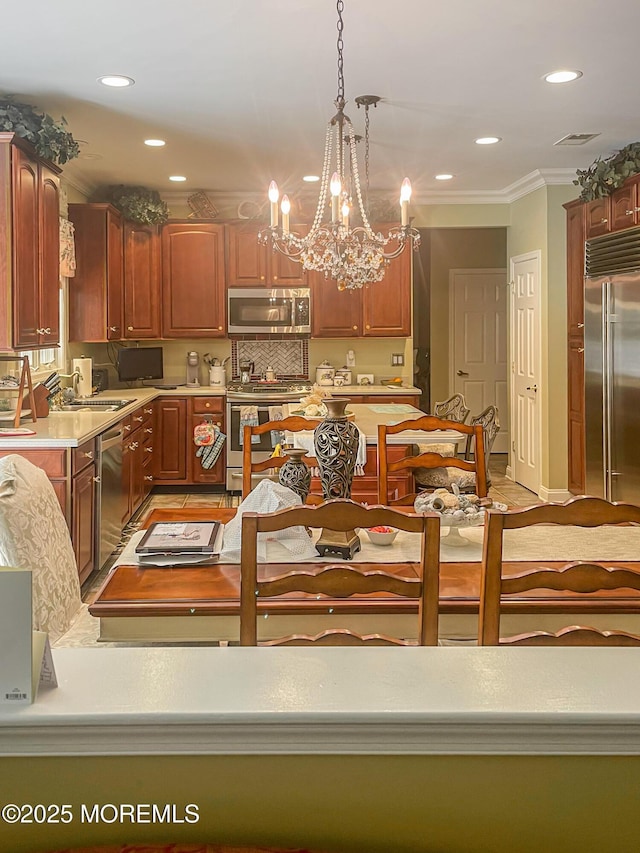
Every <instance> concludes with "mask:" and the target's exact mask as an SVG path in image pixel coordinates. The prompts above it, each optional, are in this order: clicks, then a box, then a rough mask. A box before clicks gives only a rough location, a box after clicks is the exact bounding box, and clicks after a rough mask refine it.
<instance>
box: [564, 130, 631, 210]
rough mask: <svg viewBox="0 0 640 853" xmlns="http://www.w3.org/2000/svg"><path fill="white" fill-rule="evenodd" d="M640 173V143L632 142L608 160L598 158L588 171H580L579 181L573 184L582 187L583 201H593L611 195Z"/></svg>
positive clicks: (581, 196) (578, 173) (581, 195)
mask: <svg viewBox="0 0 640 853" xmlns="http://www.w3.org/2000/svg"><path fill="white" fill-rule="evenodd" d="M639 172H640V142H632V143H631V144H630V145H625V147H624V148H621V149H620V151H618V152H617V153H616V154H613V155H612V156H611V157H607V159H606V160H602V159H600V157H598V159H597V160H595V161H594V162H593V163H592V164H591V165H590V166H589V168H588V169H584V170H581V169H578V171H577V172H576V174H577V175H578V179H577V180H576V181H574V182H573V183H574V184H577V185H578V186H581V187H582V192H581V193H580V198H581V199H582V200H583V201H593V199H594V198H602V197H603V196H607V195H610V194H611V193H612V192H613V191H614V190H616V189H618V187H620V186H622V184H623V183H624V182H625V180H626V179H627V178H629V177H630V176H631V175H637V174H638V173H639Z"/></svg>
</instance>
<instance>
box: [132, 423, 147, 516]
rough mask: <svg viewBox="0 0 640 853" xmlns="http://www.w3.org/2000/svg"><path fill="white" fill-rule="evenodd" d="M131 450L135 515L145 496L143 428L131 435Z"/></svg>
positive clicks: (133, 509) (133, 510)
mask: <svg viewBox="0 0 640 853" xmlns="http://www.w3.org/2000/svg"><path fill="white" fill-rule="evenodd" d="M130 450H131V454H130V457H129V460H130V461H129V464H130V467H131V473H130V477H129V506H130V511H131V515H133V513H134V512H135V511H136V510H137V509H138V507H139V506H140V504H141V503H142V500H143V498H144V480H143V465H144V438H143V435H142V430H141V429H137V430H135V432H134V433H133V435H132V436H131V440H130Z"/></svg>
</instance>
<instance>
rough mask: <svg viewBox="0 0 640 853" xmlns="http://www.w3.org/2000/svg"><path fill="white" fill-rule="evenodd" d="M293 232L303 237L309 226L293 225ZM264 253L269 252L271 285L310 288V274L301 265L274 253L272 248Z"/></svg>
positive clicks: (268, 261)
mask: <svg viewBox="0 0 640 853" xmlns="http://www.w3.org/2000/svg"><path fill="white" fill-rule="evenodd" d="M291 230H292V231H295V232H296V234H299V235H300V236H302V235H304V234H306V233H307V231H308V230H309V226H308V225H292V226H291ZM264 251H265V252H267V264H268V271H267V276H268V280H269V281H270V282H271V284H274V285H275V286H276V287H308V286H309V273H308V272H307V271H306V270H305V269H303V268H302V264H301V263H299V262H298V261H292V260H291V259H290V258H288V257H287V256H286V255H283V254H282V253H281V252H278V251H276V252H274V251H273V250H272V249H270V248H266V249H265V250H264Z"/></svg>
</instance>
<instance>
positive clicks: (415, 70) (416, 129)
mask: <svg viewBox="0 0 640 853" xmlns="http://www.w3.org/2000/svg"><path fill="white" fill-rule="evenodd" d="M2 5H3V6H4V10H3V12H2V17H3V23H4V27H3V30H4V37H3V44H2V51H1V54H0V93H2V92H4V93H14V94H16V95H17V96H20V98H21V99H22V100H26V101H28V102H29V103H32V104H34V105H37V106H39V107H40V108H42V109H44V110H45V111H47V112H49V113H51V114H52V115H53V116H54V117H56V118H57V117H59V116H60V115H61V114H64V115H65V116H66V118H67V120H68V122H69V129H70V130H71V132H72V133H73V135H74V136H75V137H76V138H77V139H80V140H85V141H86V144H83V146H82V150H83V155H89V156H91V155H99V159H85V157H84V156H82V157H81V158H80V159H78V160H76V161H74V162H73V163H71V164H68V165H67V166H66V167H65V174H66V175H68V176H69V177H70V178H71V179H72V180H73V181H74V182H76V183H78V184H82V185H85V186H87V187H95V186H96V185H100V184H108V183H125V184H143V185H146V186H148V187H150V188H153V189H158V190H160V191H161V192H164V191H167V190H172V189H176V187H177V186H179V187H180V189H182V190H196V189H206V190H214V191H215V190H218V191H223V192H231V191H242V192H258V193H262V192H263V191H266V187H267V184H268V182H269V181H270V180H271V179H272V178H274V179H275V180H277V181H278V183H279V185H280V186H281V188H283V190H284V191H286V192H289V193H290V194H293V195H295V193H296V192H299V191H300V188H301V177H302V175H303V174H307V173H309V172H313V173H316V174H317V173H318V172H319V170H320V169H321V166H322V163H321V159H322V149H323V144H324V134H325V126H326V122H327V121H328V119H329V118H330V117H331V116H332V115H333V112H334V108H333V100H334V98H335V96H336V86H337V83H336V77H337V72H336V20H337V15H336V8H335V2H334V0H270V2H266V0H227V2H226V3H221V2H218V0H180V2H169V0H105V2H103V3H100V4H98V3H96V2H95V0H55V2H51V0H32V2H30V3H29V4H28V6H27V7H25V9H24V10H18V11H16V9H17V7H16V4H15V3H14V2H8V0H5V2H3V4H2ZM344 21H345V30H344V60H345V62H344V73H345V94H346V97H347V99H348V101H349V103H348V106H347V110H346V111H347V113H348V114H349V115H350V116H351V118H352V120H353V121H354V124H356V126H357V128H360V129H361V128H362V122H363V111H362V110H358V109H357V108H356V107H355V104H354V103H353V99H354V98H355V96H357V95H362V94H376V95H380V96H382V98H383V101H382V103H381V104H380V105H379V106H378V108H377V109H376V110H373V111H372V114H371V188H372V190H376V189H377V190H389V191H391V190H393V193H394V194H395V193H397V191H398V187H399V184H400V181H401V180H402V178H403V177H404V176H405V175H408V176H409V177H410V178H411V180H412V183H413V187H414V200H415V201H416V202H417V203H419V202H421V201H422V202H428V201H429V199H430V198H435V197H436V196H435V193H436V192H438V191H440V192H442V191H443V190H446V192H447V193H451V192H453V193H456V194H457V193H459V194H461V195H467V194H469V193H474V192H475V193H481V192H490V191H503V190H505V188H507V187H509V186H510V185H511V184H513V183H514V182H516V181H517V180H519V179H520V178H522V177H523V176H525V175H527V174H529V173H531V172H532V171H534V170H537V169H540V170H544V169H566V168H571V169H574V168H576V167H584V166H586V165H588V164H589V163H591V162H592V161H593V160H594V159H595V158H596V157H597V156H598V155H605V156H607V155H609V154H610V153H611V152H612V151H614V150H617V149H618V148H620V147H622V146H623V145H625V144H627V143H629V142H632V141H635V140H637V139H639V138H640V118H639V116H640V87H639V86H638V85H637V80H636V77H637V71H636V69H637V55H638V44H639V41H638V33H639V32H640V2H638V0H608V2H604V0H580V2H577V0H565V2H564V3H563V2H558V0H511V2H505V0H446V2H443V0H440V2H436V1H435V0H433V2H427V0H404V1H403V2H395V3H389V2H382V0H345V11H344ZM558 68H575V69H579V70H581V71H582V72H583V73H584V76H583V77H582V78H581V79H579V80H577V81H575V82H573V83H569V84H566V85H549V84H548V83H545V82H544V81H543V80H542V79H541V78H542V75H543V74H545V73H546V72H549V71H552V70H555V69H558ZM103 74H125V75H128V76H130V77H133V78H134V79H135V80H136V85H135V86H133V87H132V88H130V89H107V88H105V87H103V86H100V85H98V84H97V83H96V78H97V77H99V76H100V75H103ZM587 132H590V133H599V134H600V136H598V137H597V138H596V139H595V140H593V141H592V142H590V143H587V144H586V145H585V146H583V147H580V148H576V147H554V145H553V143H554V142H556V141H557V140H558V139H560V138H561V137H563V136H565V135H566V134H568V133H587ZM489 134H491V135H497V136H500V137H502V139H503V141H502V142H501V143H499V144H498V145H494V146H478V145H475V144H474V139H475V138H476V137H478V136H484V135H489ZM150 136H152V137H161V138H164V139H166V141H167V145H166V147H165V148H163V149H150V148H148V147H147V146H145V145H144V144H143V140H144V139H145V138H147V137H150ZM362 156H363V152H362V151H360V158H361V159H362ZM361 168H362V167H361ZM440 172H452V173H453V174H454V175H455V176H456V177H455V179H454V180H453V181H450V182H449V183H448V184H446V186H443V184H442V183H441V182H438V181H435V180H434V175H436V174H437V173H440ZM172 174H183V175H186V176H187V178H188V181H187V183H185V184H181V185H176V184H171V183H170V182H169V181H168V176H169V175H172Z"/></svg>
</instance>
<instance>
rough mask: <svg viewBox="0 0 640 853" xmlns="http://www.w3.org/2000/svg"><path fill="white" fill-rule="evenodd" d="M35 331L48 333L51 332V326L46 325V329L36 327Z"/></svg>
mask: <svg viewBox="0 0 640 853" xmlns="http://www.w3.org/2000/svg"><path fill="white" fill-rule="evenodd" d="M36 332H37V333H38V334H39V335H50V334H51V327H50V326H47V327H46V329H44V328H43V329H36Z"/></svg>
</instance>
